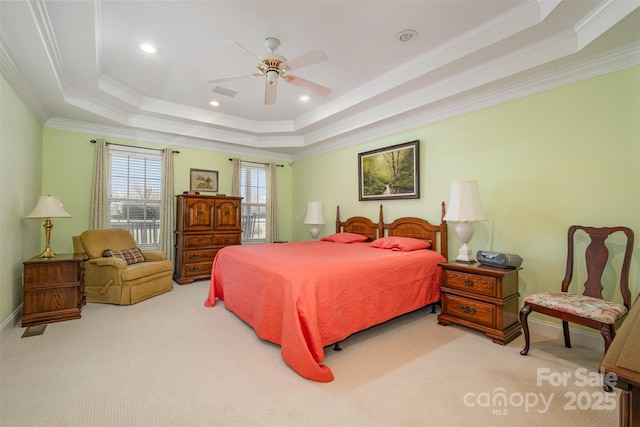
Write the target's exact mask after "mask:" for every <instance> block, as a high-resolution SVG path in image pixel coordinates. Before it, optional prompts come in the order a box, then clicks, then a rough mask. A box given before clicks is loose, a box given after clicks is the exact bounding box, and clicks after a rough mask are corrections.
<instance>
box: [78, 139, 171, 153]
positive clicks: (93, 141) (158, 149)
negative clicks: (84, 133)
mask: <svg viewBox="0 0 640 427" xmlns="http://www.w3.org/2000/svg"><path fill="white" fill-rule="evenodd" d="M89 142H91V143H92V144H95V143H96V142H98V141H96V140H95V139H92V140H91V141H89ZM107 145H117V146H119V147H131V148H144V149H145V150H154V151H163V150H162V149H161V148H147V147H134V146H133V145H124V144H114V143H113V142H107ZM173 153H174V154H180V152H179V151H176V150H173Z"/></svg>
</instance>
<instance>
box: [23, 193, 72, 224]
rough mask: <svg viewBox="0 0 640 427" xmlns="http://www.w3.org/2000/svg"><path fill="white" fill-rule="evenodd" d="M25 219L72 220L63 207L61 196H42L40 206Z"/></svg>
mask: <svg viewBox="0 0 640 427" xmlns="http://www.w3.org/2000/svg"><path fill="white" fill-rule="evenodd" d="M25 218H34V219H35V218H71V214H69V212H67V211H65V210H64V208H63V207H62V202H61V201H60V197H59V196H40V198H39V199H38V204H37V205H36V207H35V208H34V209H33V210H32V211H31V213H30V214H29V215H27V216H25Z"/></svg>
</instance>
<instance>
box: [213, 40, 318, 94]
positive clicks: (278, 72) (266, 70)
mask: <svg viewBox="0 0 640 427" xmlns="http://www.w3.org/2000/svg"><path fill="white" fill-rule="evenodd" d="M224 44H226V45H227V46H229V47H230V48H232V49H234V50H236V51H238V52H240V53H242V54H244V55H251V57H252V59H253V60H254V61H255V60H257V63H256V68H257V69H258V73H257V74H256V73H253V74H248V75H240V76H230V77H222V78H218V79H212V80H208V83H211V84H215V83H220V82H223V81H229V80H237V79H242V78H245V77H259V76H264V77H265V95H264V103H265V105H271V104H275V102H276V84H277V82H278V77H281V78H282V79H283V80H284V81H286V82H287V83H291V84H293V85H294V86H298V87H302V88H305V89H309V90H310V91H311V92H313V93H315V94H317V95H320V96H327V95H329V94H330V93H331V89H329V88H327V87H324V86H322V85H319V84H318V83H314V82H312V81H309V80H305V79H303V78H300V77H296V76H293V75H288V74H287V73H288V72H289V71H290V70H293V69H299V68H302V67H306V66H309V65H313V64H317V63H319V62H322V61H325V60H326V59H327V55H325V54H324V52H322V51H321V50H314V51H311V52H308V53H306V54H304V55H301V56H299V57H297V58H294V59H292V60H291V61H288V60H287V58H285V57H284V56H282V55H280V54H278V53H276V50H277V49H278V47H280V40H278V39H276V38H275V37H267V38H266V39H265V41H264V44H265V46H266V47H267V50H268V52H267V53H265V54H264V55H261V56H255V55H254V54H253V53H251V52H250V51H249V50H248V49H246V48H244V47H243V46H241V45H239V44H238V43H236V42H231V41H225V42H224Z"/></svg>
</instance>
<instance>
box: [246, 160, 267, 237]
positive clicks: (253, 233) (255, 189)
mask: <svg viewBox="0 0 640 427" xmlns="http://www.w3.org/2000/svg"><path fill="white" fill-rule="evenodd" d="M240 196H241V197H242V241H243V242H247V243H264V242H265V238H266V229H267V165H263V164H260V163H251V162H242V163H241V168H240Z"/></svg>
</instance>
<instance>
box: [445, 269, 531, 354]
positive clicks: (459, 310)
mask: <svg viewBox="0 0 640 427" xmlns="http://www.w3.org/2000/svg"><path fill="white" fill-rule="evenodd" d="M439 265H440V267H442V287H441V303H442V312H441V313H440V315H438V323H439V324H440V325H444V326H446V325H449V324H451V323H455V324H458V325H462V326H466V327H468V328H472V329H475V330H478V331H481V332H484V333H485V334H486V335H487V336H488V337H489V338H492V339H493V342H494V343H497V344H501V345H506V344H508V343H509V342H511V341H512V340H513V339H514V338H516V337H517V336H519V335H520V334H521V333H522V332H521V330H520V321H519V319H518V313H519V305H518V304H519V302H518V298H519V297H520V294H519V293H518V270H520V268H517V269H501V268H493V267H488V266H484V265H481V264H465V263H458V262H446V263H440V264H439Z"/></svg>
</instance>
